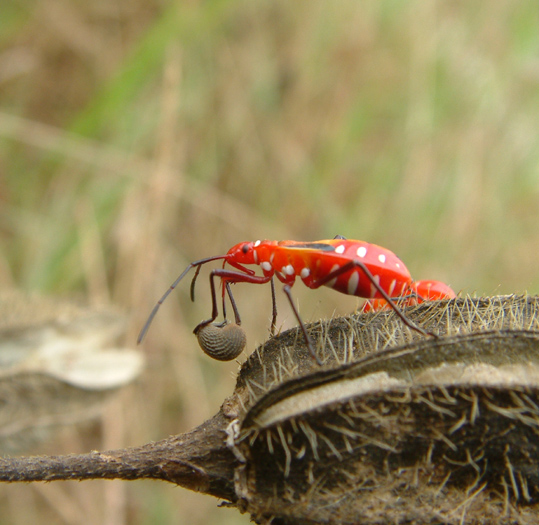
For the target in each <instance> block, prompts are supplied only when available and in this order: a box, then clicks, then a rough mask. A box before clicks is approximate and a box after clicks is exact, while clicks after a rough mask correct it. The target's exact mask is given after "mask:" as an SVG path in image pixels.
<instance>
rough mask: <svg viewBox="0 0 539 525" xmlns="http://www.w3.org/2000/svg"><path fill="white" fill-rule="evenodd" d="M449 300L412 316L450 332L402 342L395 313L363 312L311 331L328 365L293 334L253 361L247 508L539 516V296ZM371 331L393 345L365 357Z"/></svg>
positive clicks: (350, 517) (333, 515) (491, 518)
mask: <svg viewBox="0 0 539 525" xmlns="http://www.w3.org/2000/svg"><path fill="white" fill-rule="evenodd" d="M437 306H438V307H437V308H433V305H428V304H425V305H419V306H418V307H415V308H414V309H411V311H410V314H411V315H417V317H416V318H414V320H416V322H421V321H418V318H419V319H423V320H424V322H430V323H433V324H435V325H436V326H437V327H438V328H439V327H444V326H445V327H446V332H447V333H448V334H450V335H446V336H444V337H441V338H438V339H433V338H432V339H423V340H417V339H416V337H415V335H414V334H404V338H405V339H408V338H409V337H410V339H409V341H408V342H407V343H405V344H402V345H397V346H395V337H394V336H395V334H394V333H392V332H391V330H390V329H389V327H390V326H391V321H389V323H388V317H386V316H385V315H381V314H376V315H375V316H374V317H371V318H370V319H369V322H366V323H365V324H362V323H363V322H364V321H365V319H364V317H365V316H358V317H355V319H357V323H356V322H355V320H354V318H347V319H346V320H333V321H331V322H328V323H327V324H326V325H325V326H324V325H323V324H321V325H318V326H311V334H313V332H314V331H317V330H318V336H319V337H318V341H319V343H323V346H322V345H321V346H320V348H319V350H320V351H321V352H323V351H326V352H328V353H327V355H326V356H325V358H324V360H325V361H326V363H327V364H328V368H327V369H322V370H320V369H317V370H316V369H313V370H314V371H313V370H312V369H310V368H309V366H310V364H309V363H308V361H303V359H302V358H301V352H300V357H299V359H298V360H297V361H296V362H295V364H292V360H289V359H288V351H287V349H286V348H283V343H285V341H280V342H281V345H280V348H279V349H277V348H273V346H271V341H270V344H267V345H266V347H265V348H264V349H263V350H261V352H260V355H259V356H258V357H257V356H254V357H251V358H250V359H249V360H248V361H247V362H246V364H245V365H244V367H243V369H242V371H241V373H240V378H239V380H238V386H237V389H236V393H237V394H238V395H241V396H244V397H245V398H246V399H248V401H246V402H245V410H244V411H243V412H242V414H241V415H240V417H239V428H238V430H237V432H236V433H235V436H234V440H233V444H232V448H233V449H234V452H235V455H236V457H238V458H243V459H242V463H241V465H240V466H239V467H238V468H237V469H236V476H235V480H236V481H235V490H236V493H237V494H238V496H239V498H240V501H239V506H240V508H242V509H243V510H245V511H247V512H249V513H250V514H251V516H252V517H253V518H254V520H255V521H257V522H258V523H283V524H284V523H313V524H314V523H347V524H348V523H350V524H352V523H365V524H375V523H388V522H389V523H418V524H419V523H429V522H436V523H448V524H453V523H454V524H457V523H467V524H476V523H477V524H479V523H487V522H488V523H495V524H500V523H519V524H528V523H530V524H531V523H537V522H538V521H537V512H539V467H537V465H539V438H538V436H539V331H538V326H537V325H538V321H537V318H538V313H539V303H538V301H537V298H532V297H505V298H490V299H470V298H467V299H457V300H452V301H449V302H448V303H447V305H446V306H445V307H443V308H440V305H439V304H438V305H437ZM387 315H388V316H389V319H391V318H392V313H391V312H387ZM341 321H343V322H342V323H341ZM373 322H374V324H375V327H373V326H372V325H371V323H373ZM377 322H380V324H379V325H378V326H376V324H377ZM384 329H386V332H384ZM367 334H370V335H371V336H372V337H373V338H374V339H373V340H376V341H377V344H376V345H373V347H374V348H376V347H378V348H380V346H383V345H384V341H385V339H386V338H387V341H389V342H388V344H387V345H386V346H387V349H386V350H382V351H376V352H371V353H370V354H369V353H368V352H366V354H367V355H365V354H363V351H362V348H361V343H360V342H363V344H365V339H367V340H368V339H369V338H368V336H367ZM362 335H363V336H364V337H361V336H362ZM298 340H299V339H298ZM330 341H331V344H328V343H329V342H330ZM399 342H400V341H399ZM284 346H286V345H284ZM358 351H359V352H361V354H363V355H365V357H363V358H359V359H357V358H356V355H357V353H358ZM274 352H275V354H274V355H273V356H272V354H273V353H274ZM361 354H360V355H361ZM279 355H280V357H279ZM305 355H307V354H305ZM270 356H272V357H270ZM295 357H296V358H297V357H298V356H297V354H296V355H295ZM275 361H276V364H275ZM285 370H287V372H284V371H285ZM287 373H288V376H287V375H286V374H287ZM272 374H274V377H272ZM255 377H256V379H255ZM262 377H264V378H266V381H267V382H266V384H265V385H264V384H262V383H263V382H262V381H260V379H261V378H262Z"/></svg>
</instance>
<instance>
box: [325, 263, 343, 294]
mask: <svg viewBox="0 0 539 525" xmlns="http://www.w3.org/2000/svg"><path fill="white" fill-rule="evenodd" d="M339 268H340V265H339V264H334V265H333V267H332V268H331V270H330V271H329V273H333V272H334V271H336V270H338V269H339ZM328 275H329V274H328ZM336 281H337V277H335V279H331V281H328V283H327V284H326V286H328V287H329V288H333V287H334V286H335V282H336Z"/></svg>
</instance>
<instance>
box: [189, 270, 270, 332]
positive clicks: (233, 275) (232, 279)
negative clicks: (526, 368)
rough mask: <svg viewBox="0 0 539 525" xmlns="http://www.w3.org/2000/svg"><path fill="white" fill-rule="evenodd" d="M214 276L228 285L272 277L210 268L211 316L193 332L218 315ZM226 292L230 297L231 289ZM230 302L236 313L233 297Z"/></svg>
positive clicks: (260, 282) (254, 281) (259, 281)
mask: <svg viewBox="0 0 539 525" xmlns="http://www.w3.org/2000/svg"><path fill="white" fill-rule="evenodd" d="M215 277H220V278H221V279H224V281H225V283H226V285H229V284H230V283H252V284H265V283H267V282H269V281H270V280H271V278H272V276H271V275H270V276H268V277H266V276H258V275H249V274H246V273H243V272H240V271H237V270H225V269H217V270H212V271H211V272H210V289H211V301H212V303H211V304H212V311H211V317H210V318H209V319H206V320H205V321H202V322H201V323H199V324H198V325H197V326H196V327H195V330H194V332H195V333H196V332H197V331H198V330H200V329H201V328H203V327H204V326H206V325H208V324H210V323H212V322H213V321H215V319H216V318H217V316H218V315H219V308H218V307H217V294H216V293H215V282H214V278H215ZM228 293H229V297H231V296H232V295H231V290H228ZM231 302H232V304H233V306H232V308H233V309H234V315H236V314H237V308H236V302H235V301H234V300H233V299H232V301H231ZM238 324H239V323H238Z"/></svg>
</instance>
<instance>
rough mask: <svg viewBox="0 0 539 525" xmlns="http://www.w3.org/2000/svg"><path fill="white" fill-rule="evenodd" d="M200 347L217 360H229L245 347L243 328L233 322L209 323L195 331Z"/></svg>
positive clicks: (245, 339)
mask: <svg viewBox="0 0 539 525" xmlns="http://www.w3.org/2000/svg"><path fill="white" fill-rule="evenodd" d="M195 335H196V336H197V339H198V344H199V345H200V348H202V350H203V351H204V353H205V354H206V355H209V356H210V357H212V358H213V359H217V360H218V361H231V360H232V359H235V358H236V357H238V356H239V355H240V354H241V353H242V352H243V349H244V348H245V344H246V343H247V337H246V336H245V331H244V330H243V328H242V327H241V326H239V325H237V324H235V323H229V324H225V325H221V324H214V323H210V324H207V325H206V326H203V327H201V328H198V329H197V330H196V332H195Z"/></svg>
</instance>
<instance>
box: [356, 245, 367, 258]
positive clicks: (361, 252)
mask: <svg viewBox="0 0 539 525" xmlns="http://www.w3.org/2000/svg"><path fill="white" fill-rule="evenodd" d="M356 253H357V256H358V257H365V255H367V248H365V246H360V247H359V248H358V249H357V252H356Z"/></svg>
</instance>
